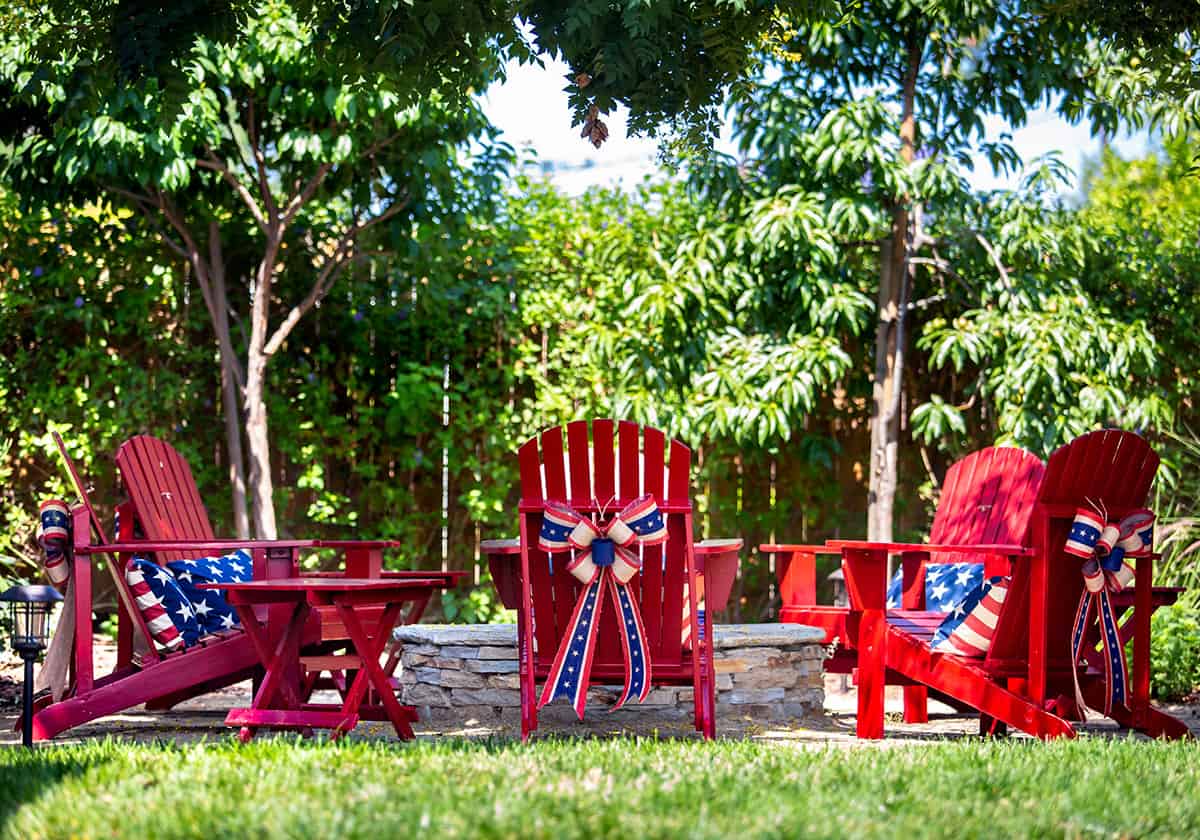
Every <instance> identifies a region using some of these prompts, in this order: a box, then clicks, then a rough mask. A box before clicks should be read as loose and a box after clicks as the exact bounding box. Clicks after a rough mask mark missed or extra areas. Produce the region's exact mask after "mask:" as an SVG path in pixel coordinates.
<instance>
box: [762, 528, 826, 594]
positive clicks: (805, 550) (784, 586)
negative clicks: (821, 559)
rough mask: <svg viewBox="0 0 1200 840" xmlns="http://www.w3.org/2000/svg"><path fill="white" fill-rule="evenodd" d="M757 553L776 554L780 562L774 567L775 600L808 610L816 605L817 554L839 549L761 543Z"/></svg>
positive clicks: (823, 546)
mask: <svg viewBox="0 0 1200 840" xmlns="http://www.w3.org/2000/svg"><path fill="white" fill-rule="evenodd" d="M758 550H759V551H761V552H763V553H764V554H778V555H780V561H781V562H779V563H777V564H776V566H775V575H776V576H777V577H778V579H779V597H780V601H781V603H782V605H783V606H785V607H812V606H816V605H817V555H818V554H841V550H840V549H837V548H830V547H829V546H827V545H803V544H796V543H763V544H762V545H760V546H759V547H758Z"/></svg>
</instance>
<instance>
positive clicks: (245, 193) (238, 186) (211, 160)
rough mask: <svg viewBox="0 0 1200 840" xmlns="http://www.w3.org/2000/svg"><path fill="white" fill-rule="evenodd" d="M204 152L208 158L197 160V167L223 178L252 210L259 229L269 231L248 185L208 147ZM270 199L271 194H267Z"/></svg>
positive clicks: (264, 217)
mask: <svg viewBox="0 0 1200 840" xmlns="http://www.w3.org/2000/svg"><path fill="white" fill-rule="evenodd" d="M204 150H205V151H206V152H207V153H208V158H207V159H205V158H196V165H197V166H199V167H201V168H203V169H210V170H212V171H213V172H216V173H217V174H219V175H220V176H221V179H222V180H223V181H225V183H227V184H229V186H231V187H233V190H234V192H236V193H237V194H238V197H239V198H241V199H242V202H243V203H244V204H245V205H246V206H247V207H248V208H249V209H250V215H251V216H253V217H254V221H255V222H257V223H258V227H259V229H260V230H262V232H263V233H264V234H266V233H267V232H268V230H269V228H268V222H267V218H266V216H264V215H263V212H262V208H260V207H259V206H258V203H257V202H256V201H255V200H254V196H252V195H251V194H250V190H248V189H246V185H245V184H243V183H242V182H241V181H239V180H238V179H237V176H236V175H234V174H233V172H231V171H230V169H229V167H228V166H226V165H225V164H224V163H222V162H221V161H220V160H218V159H217V157H216V155H214V154H213V153H212V150H211V149H209V148H208V147H207V146H205V147H204ZM267 195H268V197H269V196H270V192H269V191H268V193H267Z"/></svg>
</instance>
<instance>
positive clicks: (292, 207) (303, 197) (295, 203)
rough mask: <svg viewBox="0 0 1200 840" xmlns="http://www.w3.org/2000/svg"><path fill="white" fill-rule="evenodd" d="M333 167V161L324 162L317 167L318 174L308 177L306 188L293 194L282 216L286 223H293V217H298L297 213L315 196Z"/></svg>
mask: <svg viewBox="0 0 1200 840" xmlns="http://www.w3.org/2000/svg"><path fill="white" fill-rule="evenodd" d="M331 169H333V164H332V163H322V164H321V165H320V166H318V167H317V171H316V174H314V175H313V176H312V177H311V178H309V179H308V183H307V184H305V185H304V189H302V190H300V192H299V193H297V194H296V195H295V196H293V198H292V200H291V201H289V202H288V205H287V207H286V208H284V211H283V216H282V217H281V221H282V222H283V224H284V225H289V224H291V222H292V219H294V218H296V214H297V213H299V212H300V210H301V208H303V207H304V205H305V204H307V203H308V202H309V199H311V198H312V197H313V193H315V192H316V191H317V188H318V187H320V186H321V183H322V182H323V181H324V180H325V176H326V175H328V174H329V170H331Z"/></svg>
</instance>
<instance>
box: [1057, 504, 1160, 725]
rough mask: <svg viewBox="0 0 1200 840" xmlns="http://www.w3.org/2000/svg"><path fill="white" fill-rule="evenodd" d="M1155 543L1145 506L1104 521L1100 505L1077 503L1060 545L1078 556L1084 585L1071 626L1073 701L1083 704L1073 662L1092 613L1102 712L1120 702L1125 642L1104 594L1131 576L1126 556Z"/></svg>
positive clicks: (1117, 588) (1124, 674) (1138, 553)
mask: <svg viewBox="0 0 1200 840" xmlns="http://www.w3.org/2000/svg"><path fill="white" fill-rule="evenodd" d="M1153 545H1154V513H1153V512H1152V511H1149V510H1147V509H1145V508H1141V509H1139V510H1135V511H1134V512H1133V513H1130V514H1129V515H1128V516H1126V517H1125V518H1124V519H1122V520H1121V521H1120V522H1117V523H1112V522H1108V521H1107V516H1105V515H1104V513H1103V509H1102V508H1101V510H1100V511H1099V512H1098V511H1096V510H1088V509H1085V508H1079V509H1078V510H1077V511H1076V513H1075V520H1074V522H1072V524H1071V532H1070V534H1069V535H1068V536H1067V542H1066V545H1065V546H1064V550H1065V551H1066V552H1067V553H1068V554H1071V555H1074V556H1075V557H1079V558H1080V559H1082V560H1083V567H1082V569H1081V571H1082V573H1083V584H1084V590H1083V595H1082V596H1081V597H1080V599H1079V609H1078V610H1077V611H1076V613H1075V624H1074V626H1073V628H1072V630H1071V657H1072V662H1074V663H1075V665H1076V668H1073V669H1072V671H1073V673H1074V674H1075V700H1076V703H1077V704H1078V706H1079V708H1080V709H1081V710H1082V709H1084V708H1085V705H1084V702H1083V693H1082V692H1081V691H1080V689H1079V673H1078V666H1079V665H1080V664H1081V662H1082V660H1083V648H1084V640H1085V639H1086V637H1087V628H1088V626H1089V624H1090V622H1091V618H1092V615H1093V613H1095V614H1096V615H1097V616H1098V618H1099V621H1100V640H1101V643H1102V645H1103V647H1104V684H1105V691H1104V714H1105V715H1109V714H1111V713H1112V709H1113V706H1115V705H1117V704H1120V705H1125V697H1126V693H1125V692H1126V687H1127V686H1128V682H1129V679H1128V669H1127V666H1126V663H1125V646H1124V645H1123V644H1122V643H1121V634H1120V628H1119V627H1118V625H1117V617H1116V613H1114V611H1113V607H1112V601H1111V600H1110V598H1109V593H1111V592H1120V591H1121V590H1122V589H1124V588H1125V587H1126V586H1128V585H1129V584H1130V583H1131V582H1132V581H1133V578H1134V569H1133V566H1131V565H1129V563H1127V562H1126V558H1131V557H1146V556H1148V555H1149V554H1150V552H1151V550H1152V548H1153Z"/></svg>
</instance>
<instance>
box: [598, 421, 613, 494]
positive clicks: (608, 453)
mask: <svg viewBox="0 0 1200 840" xmlns="http://www.w3.org/2000/svg"><path fill="white" fill-rule="evenodd" d="M613 442H614V441H613V421H611V420H593V421H592V467H593V470H592V476H593V483H594V484H595V496H596V499H597V500H598V501H599V502H600V503H601V504H604V503H606V502H607V501H608V500H609V499H613V498H616V495H617V462H616V452H614V451H613Z"/></svg>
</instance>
